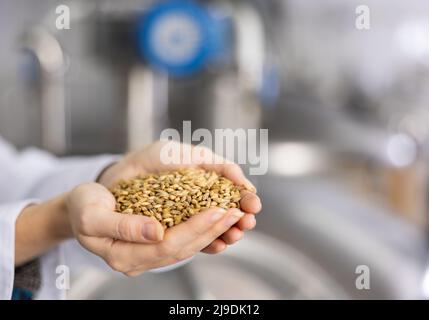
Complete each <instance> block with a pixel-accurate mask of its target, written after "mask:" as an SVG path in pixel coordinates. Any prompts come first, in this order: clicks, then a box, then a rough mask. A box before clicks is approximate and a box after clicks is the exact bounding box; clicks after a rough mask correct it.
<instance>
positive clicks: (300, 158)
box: [269, 142, 333, 176]
mask: <svg viewBox="0 0 429 320" xmlns="http://www.w3.org/2000/svg"><path fill="white" fill-rule="evenodd" d="M329 160H330V158H329V154H328V153H327V152H326V151H324V150H323V149H322V148H320V146H318V145H316V144H310V143H301V142H284V143H278V144H274V145H271V146H270V151H269V163H270V165H269V170H270V173H272V174H275V175H280V176H301V175H309V174H315V173H319V172H322V171H326V170H327V169H328V168H330V167H331V166H332V164H333V163H332V161H333V159H331V160H332V161H329Z"/></svg>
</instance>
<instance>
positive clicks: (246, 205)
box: [240, 190, 262, 214]
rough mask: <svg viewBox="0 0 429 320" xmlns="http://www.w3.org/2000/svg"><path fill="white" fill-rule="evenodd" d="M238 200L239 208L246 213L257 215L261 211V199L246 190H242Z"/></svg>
mask: <svg viewBox="0 0 429 320" xmlns="http://www.w3.org/2000/svg"><path fill="white" fill-rule="evenodd" d="M240 195H241V200H240V208H241V209H242V210H243V211H244V212H246V213H255V214H256V213H258V212H259V211H261V209H262V203H261V199H259V197H258V196H257V195H256V194H254V193H252V192H249V191H247V190H242V191H241V193H240Z"/></svg>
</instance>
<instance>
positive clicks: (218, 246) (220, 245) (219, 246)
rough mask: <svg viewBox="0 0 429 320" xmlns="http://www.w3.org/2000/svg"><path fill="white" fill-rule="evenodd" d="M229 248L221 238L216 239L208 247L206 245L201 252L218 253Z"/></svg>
mask: <svg viewBox="0 0 429 320" xmlns="http://www.w3.org/2000/svg"><path fill="white" fill-rule="evenodd" d="M226 248H227V245H226V243H225V242H224V241H223V240H221V239H216V240H214V241H213V242H212V243H210V244H209V245H208V246H207V247H205V248H204V249H203V250H202V251H201V252H204V253H207V254H216V253H220V252H222V251H224V250H225V249H226Z"/></svg>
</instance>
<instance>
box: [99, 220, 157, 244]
mask: <svg viewBox="0 0 429 320" xmlns="http://www.w3.org/2000/svg"><path fill="white" fill-rule="evenodd" d="M95 233H96V236H99V237H109V238H113V239H117V240H122V241H126V242H137V243H153V242H158V241H161V240H162V239H163V237H164V228H163V227H162V225H161V224H160V223H159V222H158V221H156V220H155V219H152V218H149V217H146V216H140V215H128V214H122V213H118V212H102V213H100V214H99V215H98V222H97V224H96V231H95Z"/></svg>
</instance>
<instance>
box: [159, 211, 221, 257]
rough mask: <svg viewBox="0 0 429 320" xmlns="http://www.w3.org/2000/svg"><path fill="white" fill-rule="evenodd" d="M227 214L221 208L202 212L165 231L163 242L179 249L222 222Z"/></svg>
mask: <svg viewBox="0 0 429 320" xmlns="http://www.w3.org/2000/svg"><path fill="white" fill-rule="evenodd" d="M227 214H228V211H226V210H225V209H222V208H216V207H214V208H210V209H208V210H204V211H202V212H200V213H199V214H198V215H195V216H193V217H192V218H190V219H189V220H187V221H186V222H183V223H181V224H179V225H177V226H175V227H173V228H171V229H169V230H167V232H166V233H165V239H164V242H166V243H171V244H172V245H174V246H175V247H177V248H178V249H180V248H182V247H183V246H185V245H187V244H189V243H191V242H193V241H195V239H198V238H199V237H201V236H203V235H204V234H206V233H207V232H208V231H209V230H210V229H211V228H213V227H214V226H215V225H216V224H217V223H218V222H219V221H221V220H223V219H224V218H225V217H226V216H227ZM167 245H168V244H167Z"/></svg>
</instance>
